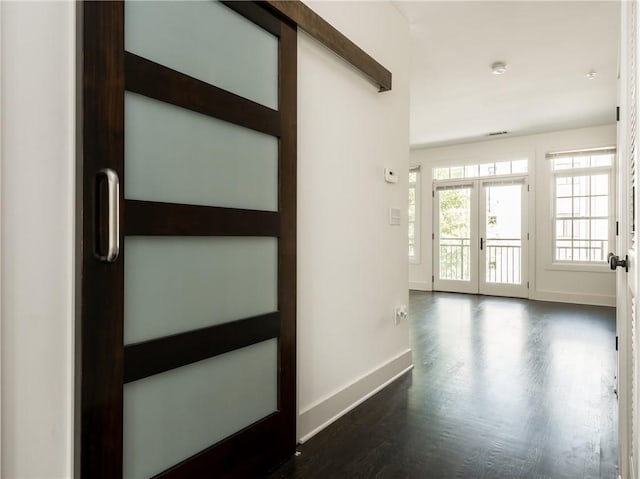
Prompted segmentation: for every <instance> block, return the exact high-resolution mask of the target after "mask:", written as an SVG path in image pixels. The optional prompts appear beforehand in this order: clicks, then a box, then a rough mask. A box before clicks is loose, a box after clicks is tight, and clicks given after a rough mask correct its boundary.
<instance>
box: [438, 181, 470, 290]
mask: <svg viewBox="0 0 640 479" xmlns="http://www.w3.org/2000/svg"><path fill="white" fill-rule="evenodd" d="M438 201H439V204H438V206H439V212H440V213H439V218H440V236H439V237H440V245H439V249H440V251H439V255H440V258H439V261H440V273H439V278H440V279H444V280H454V281H470V271H471V268H470V260H471V258H470V247H471V188H460V189H454V190H443V191H440V192H438Z"/></svg>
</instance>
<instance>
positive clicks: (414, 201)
mask: <svg viewBox="0 0 640 479" xmlns="http://www.w3.org/2000/svg"><path fill="white" fill-rule="evenodd" d="M408 218H409V221H408V223H409V262H410V263H419V262H420V168H410V169H409V214H408Z"/></svg>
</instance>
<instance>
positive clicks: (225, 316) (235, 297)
mask: <svg viewBox="0 0 640 479" xmlns="http://www.w3.org/2000/svg"><path fill="white" fill-rule="evenodd" d="M277 248H278V244H277V239H276V238H251V237H249V238H240V237H214V238H206V237H194V238H192V237H137V236H130V237H127V238H126V239H125V255H126V261H125V262H124V265H125V266H124V340H125V344H131V343H136V342H139V341H144V340H148V339H152V338H157V337H161V336H167V335H170V334H175V333H180V332H184V331H189V330H193V329H198V328H202V327H206V326H211V325H214V324H220V323H224V322H228V321H233V320H237V319H243V318H247V317H251V316H256V315H259V314H266V313H270V312H273V311H276V310H277V270H278V256H277Z"/></svg>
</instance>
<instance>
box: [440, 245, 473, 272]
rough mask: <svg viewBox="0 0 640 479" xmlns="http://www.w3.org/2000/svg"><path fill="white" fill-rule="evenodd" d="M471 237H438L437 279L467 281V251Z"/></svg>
mask: <svg viewBox="0 0 640 479" xmlns="http://www.w3.org/2000/svg"><path fill="white" fill-rule="evenodd" d="M470 248H471V238H443V237H440V274H439V275H438V277H439V279H444V280H449V281H469V279H470V273H469V259H470V258H469V253H470Z"/></svg>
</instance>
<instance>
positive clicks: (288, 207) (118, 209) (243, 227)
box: [76, 1, 297, 479]
mask: <svg viewBox="0 0 640 479" xmlns="http://www.w3.org/2000/svg"><path fill="white" fill-rule="evenodd" d="M78 8H79V9H81V10H82V15H81V16H80V18H81V20H82V23H81V25H82V45H83V47H82V52H80V55H81V62H80V64H81V65H82V73H83V81H82V82H80V84H81V86H82V92H81V93H80V98H79V99H80V103H81V106H82V116H81V125H80V126H81V128H82V129H81V130H79V131H82V146H81V148H80V150H79V155H78V156H79V158H78V166H79V170H78V171H79V174H78V178H79V180H80V182H81V185H80V187H79V188H78V190H79V197H78V201H79V205H80V208H79V215H78V231H79V233H80V237H79V238H78V267H79V270H80V271H79V275H78V277H79V278H81V281H80V284H79V286H80V291H79V294H78V299H79V301H80V304H79V312H80V317H79V321H78V336H77V351H78V362H77V371H76V374H77V378H78V387H77V388H76V390H77V394H78V404H79V407H78V409H77V420H76V424H77V441H76V442H77V448H76V464H77V467H76V471H77V475H78V476H79V477H83V478H91V479H99V478H110V479H111V478H118V477H124V478H136V479H137V478H142V477H163V478H171V477H229V476H235V477H257V476H260V475H262V474H264V473H265V472H266V471H267V470H268V469H269V468H270V467H272V466H274V465H275V464H277V463H279V462H281V461H283V460H284V459H286V458H287V457H288V456H290V455H291V454H292V453H293V452H294V448H295V391H296V388H295V376H296V374H295V309H296V308H295V297H296V295H295V276H296V273H295V271H296V266H295V261H296V256H295V255H296V248H295V231H296V225H295V221H296V215H295V205H296V130H295V123H296V122H295V115H296V88H295V85H296V55H297V50H296V29H295V27H293V26H292V25H290V24H289V23H287V22H285V21H284V20H282V19H280V18H279V17H277V16H274V15H273V14H272V13H270V12H269V11H268V10H266V9H265V8H264V7H263V6H262V5H260V4H258V3H253V2H239V3H233V2H225V3H220V2H160V1H158V2H155V1H150V2H130V3H129V2H127V3H122V2H85V3H82V4H79V7H78Z"/></svg>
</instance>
